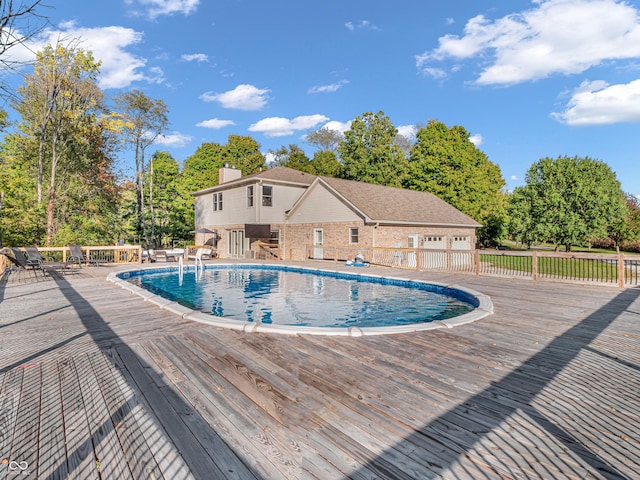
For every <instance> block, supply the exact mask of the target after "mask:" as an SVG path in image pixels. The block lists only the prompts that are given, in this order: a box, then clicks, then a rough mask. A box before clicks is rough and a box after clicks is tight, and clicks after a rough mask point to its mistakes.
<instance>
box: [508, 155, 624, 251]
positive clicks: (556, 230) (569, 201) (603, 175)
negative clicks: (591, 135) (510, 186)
mask: <svg viewBox="0 0 640 480" xmlns="http://www.w3.org/2000/svg"><path fill="white" fill-rule="evenodd" d="M525 181H526V185H525V186H523V187H518V188H517V189H516V190H515V191H514V193H513V195H512V196H511V199H510V208H509V209H510V212H511V213H512V215H515V218H516V219H517V220H515V221H514V220H512V223H511V225H510V232H511V234H512V235H513V236H514V239H516V240H520V241H524V243H528V244H531V243H532V242H547V241H550V242H552V243H554V244H555V245H556V248H558V246H560V245H564V246H565V249H566V251H567V252H569V251H571V247H572V246H573V245H584V244H586V243H588V241H589V240H590V239H595V238H603V237H606V236H607V235H608V234H609V232H610V231H611V229H612V226H613V225H616V224H618V223H620V222H623V221H624V219H625V217H624V216H625V214H626V211H627V209H626V204H625V199H624V195H623V192H622V190H621V188H620V182H619V181H618V180H617V179H616V176H615V173H613V171H612V170H611V169H610V168H609V166H608V165H606V164H605V163H603V162H601V161H598V160H593V159H591V158H589V157H584V158H579V157H566V156H565V157H558V158H557V159H555V160H553V159H551V158H548V157H547V158H543V159H541V160H539V161H538V162H536V163H534V164H533V165H532V166H531V168H530V169H529V171H528V172H527V175H526V177H525Z"/></svg>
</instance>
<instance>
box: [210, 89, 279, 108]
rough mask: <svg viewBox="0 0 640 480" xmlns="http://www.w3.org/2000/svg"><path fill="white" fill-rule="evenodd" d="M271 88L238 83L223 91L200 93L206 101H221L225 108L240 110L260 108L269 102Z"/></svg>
mask: <svg viewBox="0 0 640 480" xmlns="http://www.w3.org/2000/svg"><path fill="white" fill-rule="evenodd" d="M270 91H271V90H268V89H266V88H265V89H261V88H257V87H254V86H253V85H246V84H243V85H238V86H237V87H236V88H234V89H233V90H229V91H227V92H223V93H212V92H206V93H203V94H202V95H200V99H201V100H203V101H205V102H219V103H220V105H222V106H223V107H224V108H235V109H238V110H260V109H261V108H262V107H264V106H265V105H266V103H267V94H268V93H269V92H270Z"/></svg>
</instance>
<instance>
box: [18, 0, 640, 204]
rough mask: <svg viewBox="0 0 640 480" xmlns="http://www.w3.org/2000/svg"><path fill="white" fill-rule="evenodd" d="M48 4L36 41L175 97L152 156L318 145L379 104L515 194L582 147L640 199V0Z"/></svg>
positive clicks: (107, 77) (113, 77) (112, 88)
mask: <svg viewBox="0 0 640 480" xmlns="http://www.w3.org/2000/svg"><path fill="white" fill-rule="evenodd" d="M44 2H45V3H46V4H47V5H49V6H50V7H49V8H46V9H42V10H41V12H42V13H43V14H44V15H46V16H47V17H49V20H50V25H49V26H48V27H47V29H46V30H45V31H44V32H43V35H42V36H41V37H40V38H39V39H37V41H35V42H34V44H33V45H32V49H36V50H37V49H38V48H39V46H42V45H44V44H45V43H47V42H51V43H55V42H56V41H58V40H60V41H61V42H62V43H64V42H69V41H72V40H74V41H79V42H80V43H79V46H80V47H81V48H85V49H87V50H91V51H93V53H94V56H95V57H96V58H97V59H100V60H101V61H102V67H101V76H100V85H101V86H102V87H103V89H104V90H105V92H106V93H107V95H108V96H111V95H115V94H117V93H119V92H121V91H127V90H131V89H134V88H136V89H139V90H142V91H143V92H145V93H146V94H147V95H148V96H150V97H151V98H154V99H162V100H164V101H165V102H166V103H167V105H168V107H169V119H170V122H171V125H170V128H169V130H168V131H167V134H166V136H164V137H162V138H161V139H159V141H158V142H157V144H156V145H155V146H154V147H152V148H151V151H150V153H151V152H153V151H155V150H156V149H159V150H166V151H168V152H170V153H171V154H172V155H173V156H174V158H176V159H177V160H178V161H183V160H185V159H186V158H187V157H188V156H189V155H191V154H193V153H194V152H195V151H196V149H197V148H198V146H200V145H201V144H202V143H204V142H217V143H221V144H224V143H226V141H227V137H228V135H230V134H237V135H251V136H252V137H253V138H254V139H256V140H257V141H258V142H259V143H260V144H261V146H262V151H263V152H264V153H265V154H266V153H267V152H268V151H269V150H270V149H273V150H275V149H278V148H279V147H281V146H283V145H286V146H288V145H289V144H297V145H299V146H300V147H302V148H303V149H305V150H306V151H307V153H308V154H309V156H312V154H313V147H311V146H310V145H308V144H306V143H305V141H304V135H305V134H306V133H307V132H309V131H311V130H317V129H319V128H321V127H323V126H326V127H328V128H335V129H339V130H344V129H347V128H348V126H349V122H350V121H351V120H352V119H354V118H355V117H356V116H358V115H361V114H362V113H364V112H374V113H375V112H378V111H380V110H382V111H383V112H384V113H385V114H386V115H388V116H389V118H390V119H391V121H392V122H393V123H394V125H395V126H396V127H397V128H398V129H399V131H400V132H401V133H403V134H405V135H409V136H410V135H411V133H412V131H414V129H415V126H416V125H425V124H426V123H427V121H428V120H430V119H437V120H440V121H442V122H444V123H445V124H447V125H448V126H453V125H462V126H463V127H465V128H466V129H467V131H468V132H469V133H470V134H471V135H472V138H473V141H474V143H476V145H477V146H478V148H480V149H481V150H482V151H483V152H485V153H486V154H487V156H488V157H489V159H490V160H491V161H493V162H494V163H497V164H498V165H500V168H501V170H502V174H503V176H504V178H505V180H506V181H507V186H508V188H509V189H512V188H514V187H516V186H519V185H523V184H524V176H525V173H526V171H527V169H528V168H529V167H530V166H531V165H532V164H533V163H534V162H535V161H537V160H538V159H540V158H542V157H552V158H555V157H558V156H560V155H569V156H574V155H578V156H589V157H592V158H596V159H599V160H602V161H604V162H605V163H607V164H608V165H609V166H610V167H611V168H612V169H613V170H614V171H615V172H616V174H617V177H618V179H619V180H620V181H621V183H622V187H623V190H625V191H626V192H629V193H632V194H634V195H640V168H638V154H639V152H640V0H638V1H626V2H625V1H618V0H546V1H544V0H533V1H524V0H510V1H508V2H491V1H485V0H455V1H451V2H432V1H416V0H413V1H408V0H395V1H394V2H389V1H379V0H366V1H364V0H348V1H345V0H324V1H323V2H308V1H303V0H272V1H265V0H225V1H215V2H214V1H211V0H111V1H109V2H105V1H102V0H44ZM496 4H497V5H498V6H496ZM12 53H13V55H15V56H21V55H22V56H23V57H25V56H28V55H29V53H28V52H27V51H22V52H19V51H17V49H16V50H13V51H12ZM132 156H133V155H132V153H131V152H123V153H121V154H120V162H121V165H122V166H123V167H124V168H126V167H127V166H128V165H130V164H131V159H132Z"/></svg>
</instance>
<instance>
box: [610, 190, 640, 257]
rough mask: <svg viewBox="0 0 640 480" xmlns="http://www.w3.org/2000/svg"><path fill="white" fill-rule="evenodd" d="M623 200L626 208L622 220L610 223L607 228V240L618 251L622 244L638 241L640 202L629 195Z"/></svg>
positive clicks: (639, 237)
mask: <svg viewBox="0 0 640 480" xmlns="http://www.w3.org/2000/svg"><path fill="white" fill-rule="evenodd" d="M624 198H625V203H626V207H627V208H626V214H625V216H624V219H619V221H617V222H615V221H614V222H612V224H611V226H610V227H609V238H610V239H611V240H613V244H614V246H615V247H616V250H618V251H619V250H620V247H621V245H622V244H623V242H626V241H635V240H639V239H640V201H639V200H638V198H637V197H635V196H634V195H632V194H630V193H625V194H624Z"/></svg>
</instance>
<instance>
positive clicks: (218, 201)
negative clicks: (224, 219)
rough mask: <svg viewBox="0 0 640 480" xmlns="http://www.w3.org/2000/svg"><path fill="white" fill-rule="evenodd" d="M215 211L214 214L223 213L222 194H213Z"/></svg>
mask: <svg viewBox="0 0 640 480" xmlns="http://www.w3.org/2000/svg"><path fill="white" fill-rule="evenodd" d="M213 211H214V212H220V211H222V192H217V193H214V194H213Z"/></svg>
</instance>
